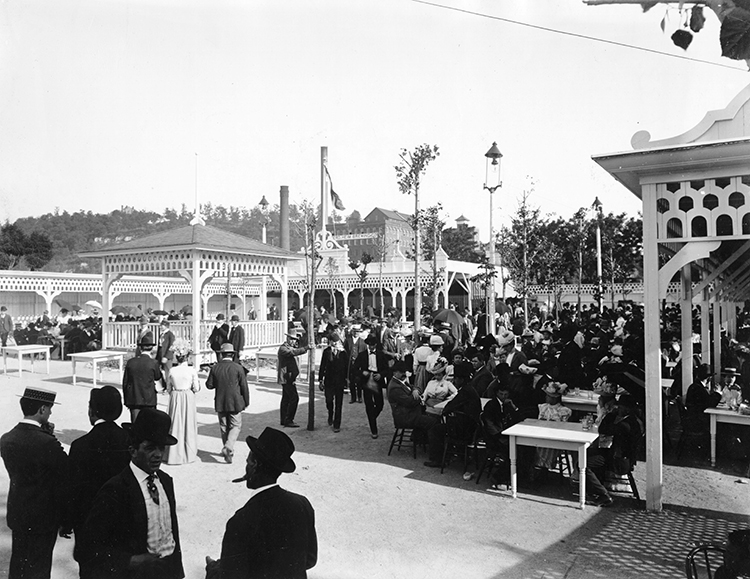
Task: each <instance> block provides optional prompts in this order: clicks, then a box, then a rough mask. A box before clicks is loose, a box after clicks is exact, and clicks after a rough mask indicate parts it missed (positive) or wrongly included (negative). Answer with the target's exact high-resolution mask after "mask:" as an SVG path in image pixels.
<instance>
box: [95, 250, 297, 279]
mask: <svg viewBox="0 0 750 579" xmlns="http://www.w3.org/2000/svg"><path fill="white" fill-rule="evenodd" d="M103 259H104V265H105V269H106V272H107V273H110V274H117V273H121V274H136V275H138V274H140V275H142V274H165V273H179V272H180V271H181V270H191V269H192V267H193V255H192V253H191V252H190V251H154V252H149V253H136V254H130V255H110V256H106V257H104V258H103ZM285 265H286V264H285V261H284V260H282V259H277V258H272V257H259V256H252V255H237V254H232V253H223V252H217V251H202V252H200V254H199V266H200V270H201V271H216V272H222V271H224V272H225V271H227V268H229V270H230V271H231V272H232V274H233V275H239V276H242V275H247V276H249V275H271V274H277V275H281V274H283V272H284V268H285Z"/></svg>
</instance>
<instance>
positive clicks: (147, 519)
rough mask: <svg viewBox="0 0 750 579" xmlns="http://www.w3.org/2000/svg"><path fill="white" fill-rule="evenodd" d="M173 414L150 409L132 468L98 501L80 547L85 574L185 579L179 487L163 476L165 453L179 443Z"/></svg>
mask: <svg viewBox="0 0 750 579" xmlns="http://www.w3.org/2000/svg"><path fill="white" fill-rule="evenodd" d="M170 425H171V421H170V419H169V415H168V414H166V413H165V412H162V411H161V410H156V409H155V408H144V409H143V410H142V411H141V412H140V413H139V414H138V416H137V417H136V419H135V421H134V422H133V424H126V425H124V427H125V429H126V430H127V431H128V433H129V434H130V446H129V448H128V451H129V453H130V464H129V465H128V466H126V467H125V469H123V471H122V472H120V474H118V475H116V476H114V477H113V478H111V479H110V480H108V481H107V482H106V483H105V484H104V486H103V487H102V488H101V490H100V491H99V493H98V494H97V495H96V498H95V499H94V504H93V506H92V508H91V512H90V513H89V516H88V518H87V519H86V523H85V524H84V527H83V533H82V536H81V545H80V548H79V549H78V552H79V562H80V565H81V571H82V573H81V575H82V576H85V577H90V578H92V579H100V578H101V579H126V578H136V577H137V578H138V579H181V578H182V577H184V576H185V573H184V571H183V568H182V553H181V551H180V535H179V530H178V528H177V510H176V506H175V495H174V484H173V482H172V478H171V477H170V476H169V475H167V474H165V473H163V472H161V470H160V468H161V463H162V459H163V457H164V449H165V447H166V446H168V445H173V444H176V443H177V439H175V438H174V437H173V436H171V435H170V434H169V427H170Z"/></svg>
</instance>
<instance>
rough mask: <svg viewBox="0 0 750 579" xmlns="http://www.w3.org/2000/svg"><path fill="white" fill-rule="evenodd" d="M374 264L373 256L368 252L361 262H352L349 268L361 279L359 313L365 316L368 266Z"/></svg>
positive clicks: (364, 254) (363, 255)
mask: <svg viewBox="0 0 750 579" xmlns="http://www.w3.org/2000/svg"><path fill="white" fill-rule="evenodd" d="M370 263H372V255H370V254H369V253H367V252H364V253H363V254H362V257H361V258H360V259H359V261H354V260H352V261H350V262H349V267H350V268H351V269H352V271H354V273H356V274H357V277H358V278H359V311H360V313H361V314H364V311H365V280H366V279H367V275H368V272H367V266H368V264H370Z"/></svg>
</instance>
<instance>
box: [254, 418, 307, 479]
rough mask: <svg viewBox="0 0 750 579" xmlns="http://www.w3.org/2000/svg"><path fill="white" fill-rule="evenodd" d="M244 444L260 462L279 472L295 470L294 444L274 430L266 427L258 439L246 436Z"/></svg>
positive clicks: (284, 435) (281, 433)
mask: <svg viewBox="0 0 750 579" xmlns="http://www.w3.org/2000/svg"><path fill="white" fill-rule="evenodd" d="M245 442H246V443H247V445H248V446H249V447H250V450H252V451H253V454H255V455H257V456H258V457H259V458H260V459H261V462H264V463H266V464H269V465H270V466H273V467H275V468H277V469H278V470H280V471H281V472H294V470H295V469H296V468H297V467H296V465H295V464H294V461H293V460H292V454H294V443H293V442H292V439H291V438H289V437H288V436H287V435H286V434H284V433H283V432H281V431H280V430H276V429H275V428H269V427H266V428H265V429H264V430H263V432H261V433H260V436H259V437H258V438H255V437H254V436H248V437H247V438H246V439H245Z"/></svg>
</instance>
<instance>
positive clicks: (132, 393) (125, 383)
mask: <svg viewBox="0 0 750 579" xmlns="http://www.w3.org/2000/svg"><path fill="white" fill-rule="evenodd" d="M154 345H155V344H154V341H153V339H152V340H151V341H146V342H141V343H140V344H138V347H139V349H140V351H141V354H140V355H138V356H136V357H135V358H131V359H130V360H128V363H127V364H125V372H123V376H122V395H123V398H124V400H125V406H127V407H128V408H129V409H130V419H131V420H132V421H133V422H135V419H136V417H137V416H138V413H139V412H140V411H141V409H143V408H156V383H157V382H161V381H162V373H161V370H160V369H159V363H158V362H157V361H156V360H154V359H153V358H152V357H151V350H152V349H153V347H154Z"/></svg>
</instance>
